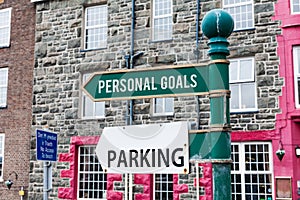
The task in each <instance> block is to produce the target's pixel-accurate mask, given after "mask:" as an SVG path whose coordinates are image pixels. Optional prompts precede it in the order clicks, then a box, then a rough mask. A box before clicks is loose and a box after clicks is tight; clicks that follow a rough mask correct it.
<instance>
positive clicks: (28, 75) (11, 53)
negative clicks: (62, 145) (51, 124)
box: [0, 0, 35, 200]
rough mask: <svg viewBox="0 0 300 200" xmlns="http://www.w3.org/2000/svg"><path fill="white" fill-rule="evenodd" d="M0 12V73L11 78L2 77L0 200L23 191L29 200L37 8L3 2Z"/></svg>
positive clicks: (12, 196) (7, 1)
mask: <svg viewBox="0 0 300 200" xmlns="http://www.w3.org/2000/svg"><path fill="white" fill-rule="evenodd" d="M0 12H1V17H0V18H1V20H0V24H1V25H0V26H1V36H0V38H1V42H0V43H1V47H0V70H2V71H1V72H3V70H5V71H7V74H8V75H7V77H6V76H5V75H3V74H4V73H1V76H0V77H1V78H0V88H1V90H0V91H1V92H0V93H1V94H0V96H1V103H0V104H1V105H0V134H1V142H0V143H1V146H0V149H1V150H0V152H1V156H0V157H1V158H0V171H1V172H0V199H3V200H4V199H19V198H20V196H19V190H21V187H23V189H24V190H25V196H23V198H28V187H29V170H30V161H29V160H30V137H31V122H32V117H31V116H32V86H33V82H32V80H33V66H34V56H33V54H34V32H35V8H34V5H33V4H32V3H31V2H30V1H14V0H2V1H0ZM7 25H8V26H7ZM7 28H8V30H9V31H8V32H7V33H8V35H6V34H3V33H5V32H6V31H5V30H7ZM7 36H8V37H7ZM6 38H9V39H8V40H6ZM5 41H7V42H8V43H6V42H5ZM4 43H6V44H7V45H4ZM6 78H7V84H6V81H5V79H6ZM6 86H7V87H6ZM6 92H7V93H6ZM6 94H7V95H6ZM9 179H10V180H11V181H13V185H12V187H11V189H10V190H9V189H8V188H7V186H6V185H5V184H4V183H5V181H7V180H9Z"/></svg>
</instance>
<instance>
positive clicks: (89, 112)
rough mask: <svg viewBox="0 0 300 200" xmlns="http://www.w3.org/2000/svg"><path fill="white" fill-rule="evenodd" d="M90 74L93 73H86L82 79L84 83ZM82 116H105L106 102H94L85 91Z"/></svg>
mask: <svg viewBox="0 0 300 200" xmlns="http://www.w3.org/2000/svg"><path fill="white" fill-rule="evenodd" d="M90 76H91V74H84V75H83V79H82V81H83V83H85V82H86V81H87V80H88V78H89V77H90ZM82 117H83V118H103V117H105V102H93V101H92V100H91V99H90V98H89V97H88V96H87V95H86V94H85V93H82Z"/></svg>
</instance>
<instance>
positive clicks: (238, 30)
mask: <svg viewBox="0 0 300 200" xmlns="http://www.w3.org/2000/svg"><path fill="white" fill-rule="evenodd" d="M255 29H256V28H255V27H251V28H244V29H237V30H233V32H234V33H235V32H243V31H254V30H255Z"/></svg>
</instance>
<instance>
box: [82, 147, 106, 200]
mask: <svg viewBox="0 0 300 200" xmlns="http://www.w3.org/2000/svg"><path fill="white" fill-rule="evenodd" d="M95 148H96V147H95V146H80V147H79V153H78V192H77V197H78V199H79V200H82V199H97V200H100V199H106V184H107V177H106V173H104V172H103V170H102V167H101V165H100V163H99V161H98V159H97V156H96V154H95Z"/></svg>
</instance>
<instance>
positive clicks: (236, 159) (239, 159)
mask: <svg viewBox="0 0 300 200" xmlns="http://www.w3.org/2000/svg"><path fill="white" fill-rule="evenodd" d="M231 158H232V160H233V162H232V164H231V188H232V200H248V199H251V200H260V199H272V196H273V183H272V180H273V173H272V171H273V169H272V163H273V161H272V148H271V143H267V142H255V143H232V144H231Z"/></svg>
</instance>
